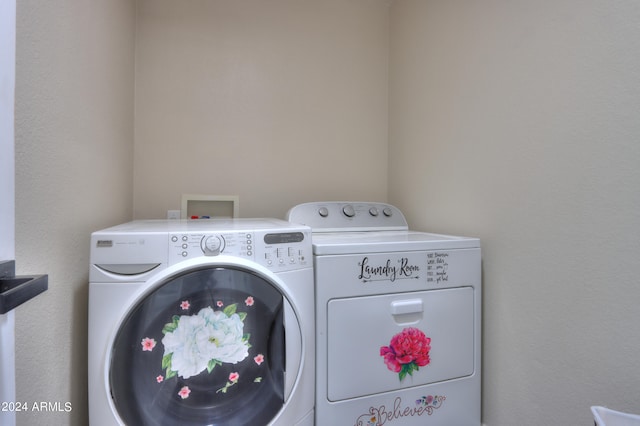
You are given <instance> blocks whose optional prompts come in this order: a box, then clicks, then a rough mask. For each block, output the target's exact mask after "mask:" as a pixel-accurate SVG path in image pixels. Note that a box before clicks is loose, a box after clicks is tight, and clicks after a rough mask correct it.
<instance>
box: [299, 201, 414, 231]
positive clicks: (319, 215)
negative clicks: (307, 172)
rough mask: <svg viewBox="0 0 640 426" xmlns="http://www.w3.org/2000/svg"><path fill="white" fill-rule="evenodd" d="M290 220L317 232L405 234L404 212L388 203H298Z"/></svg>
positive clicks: (406, 227)
mask: <svg viewBox="0 0 640 426" xmlns="http://www.w3.org/2000/svg"><path fill="white" fill-rule="evenodd" d="M287 220H288V221H289V222H292V223H300V224H303V225H306V226H310V227H311V228H313V232H347V231H405V230H407V229H408V226H407V221H406V219H405V218H404V215H403V214H402V212H401V211H400V210H399V209H398V208H397V207H395V206H392V205H391V204H387V203H375V202H350V201H348V202H347V201H328V202H316V203H305V204H298V205H297V206H295V207H293V208H292V209H291V210H289V212H288V213H287Z"/></svg>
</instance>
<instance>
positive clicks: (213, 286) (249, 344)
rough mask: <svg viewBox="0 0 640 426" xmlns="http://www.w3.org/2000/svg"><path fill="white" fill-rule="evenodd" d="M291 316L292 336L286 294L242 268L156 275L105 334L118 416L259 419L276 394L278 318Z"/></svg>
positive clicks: (280, 386) (231, 421) (228, 421)
mask: <svg viewBox="0 0 640 426" xmlns="http://www.w3.org/2000/svg"><path fill="white" fill-rule="evenodd" d="M292 320H293V321H295V322H296V324H287V327H290V326H291V327H292V328H291V329H290V330H291V331H292V332H293V333H294V334H295V333H298V332H299V327H298V324H297V320H295V315H294V314H293V310H292V309H291V306H290V304H289V303H288V301H287V299H286V297H284V296H283V294H282V292H281V291H280V290H279V289H278V287H277V286H276V285H274V283H272V282H271V281H270V280H269V279H268V277H265V276H262V275H259V274H257V273H255V272H252V271H250V270H244V269H240V268H236V267H205V268H202V269H197V270H193V269H191V270H189V271H185V272H183V273H182V274H179V275H174V276H172V277H170V278H168V279H166V280H164V281H163V282H160V283H159V284H158V285H156V286H154V289H153V290H152V291H151V292H149V293H147V294H146V295H145V296H144V297H143V298H141V299H139V301H138V302H137V303H136V304H135V306H133V307H132V308H131V309H130V310H129V311H128V314H127V316H126V317H125V318H124V320H123V321H122V323H121V325H120V327H119V328H118V331H117V332H116V334H115V338H114V340H113V345H112V347H111V358H110V362H109V373H108V374H109V386H110V391H111V396H112V399H113V405H114V407H115V408H116V410H117V412H118V415H119V416H120V418H121V419H122V421H123V422H124V423H125V424H127V425H143V424H144V425H181V426H183V425H234V426H235V425H258V424H266V423H268V422H269V421H271V420H272V419H273V418H274V417H275V416H277V414H278V412H279V411H280V410H281V409H282V407H283V405H284V402H285V399H286V395H285V387H286V386H287V385H286V383H285V362H286V360H285V353H286V348H285V343H286V341H287V340H288V339H286V338H285V330H284V323H285V321H292ZM287 332H289V329H288V330H287Z"/></svg>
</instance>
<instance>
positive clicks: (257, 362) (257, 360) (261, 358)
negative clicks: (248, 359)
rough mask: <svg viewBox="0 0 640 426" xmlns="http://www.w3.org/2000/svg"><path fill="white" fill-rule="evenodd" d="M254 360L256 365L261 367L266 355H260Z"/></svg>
mask: <svg viewBox="0 0 640 426" xmlns="http://www.w3.org/2000/svg"><path fill="white" fill-rule="evenodd" d="M253 360H254V361H255V363H256V364H258V365H260V364H262V363H263V362H264V355H262V354H258V355H256V356H255V357H253Z"/></svg>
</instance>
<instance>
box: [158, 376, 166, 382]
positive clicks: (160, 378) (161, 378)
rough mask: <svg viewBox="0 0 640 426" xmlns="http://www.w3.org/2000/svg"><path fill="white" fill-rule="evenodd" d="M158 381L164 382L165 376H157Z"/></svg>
mask: <svg viewBox="0 0 640 426" xmlns="http://www.w3.org/2000/svg"><path fill="white" fill-rule="evenodd" d="M156 382H158V383H162V382H164V377H163V376H158V377H156Z"/></svg>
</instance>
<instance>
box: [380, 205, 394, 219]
mask: <svg viewBox="0 0 640 426" xmlns="http://www.w3.org/2000/svg"><path fill="white" fill-rule="evenodd" d="M382 213H384V215H385V216H386V217H391V216H393V210H391V209H390V208H389V207H385V208H384V209H383V210H382Z"/></svg>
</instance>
